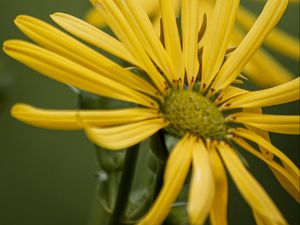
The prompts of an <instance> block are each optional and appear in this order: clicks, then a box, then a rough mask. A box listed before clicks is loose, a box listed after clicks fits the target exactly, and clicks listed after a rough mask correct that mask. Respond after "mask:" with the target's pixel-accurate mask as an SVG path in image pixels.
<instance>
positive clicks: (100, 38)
mask: <svg viewBox="0 0 300 225" xmlns="http://www.w3.org/2000/svg"><path fill="white" fill-rule="evenodd" d="M95 12H97V13H98V14H99V12H98V11H95ZM51 18H52V19H53V20H54V21H55V22H56V23H57V24H58V25H60V26H61V27H62V28H64V29H65V30H67V31H68V32H70V33H71V34H73V35H74V36H76V37H78V38H80V39H82V40H84V41H86V42H88V43H90V44H92V45H94V46H96V47H98V48H100V49H103V50H104V51H106V52H108V53H110V54H112V55H115V56H117V57H119V58H121V59H123V60H125V61H127V62H130V63H132V64H134V65H137V62H136V60H135V59H134V58H133V57H132V55H131V54H130V53H129V51H128V50H127V49H126V47H125V46H124V45H123V44H122V43H121V42H120V41H118V40H117V39H115V38H113V37H112V36H110V35H108V34H107V33H105V32H103V31H102V30H99V29H97V28H96V27H94V26H92V25H90V24H88V23H87V22H85V21H83V20H80V19H78V18H76V17H74V16H71V15H69V14H65V13H58V12H57V13H54V14H52V15H51Z"/></svg>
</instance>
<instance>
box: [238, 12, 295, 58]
mask: <svg viewBox="0 0 300 225" xmlns="http://www.w3.org/2000/svg"><path fill="white" fill-rule="evenodd" d="M236 19H237V22H238V23H239V24H240V25H242V26H243V27H244V28H245V29H247V30H249V29H250V28H251V26H252V25H253V23H254V22H255V17H254V15H253V14H252V13H251V12H250V11H248V10H247V9H246V8H244V7H240V8H239V11H238V14H237V17H236ZM264 44H265V45H267V46H269V47H271V48H272V49H273V50H275V51H277V52H279V53H281V54H284V55H286V56H288V57H290V58H293V59H295V60H299V57H300V55H299V48H300V46H299V41H298V40H297V39H296V38H295V37H293V36H291V35H289V34H288V33H287V32H285V31H283V30H281V29H279V28H276V29H274V30H273V31H272V32H271V33H270V35H269V36H268V37H267V38H266V39H265V41H264Z"/></svg>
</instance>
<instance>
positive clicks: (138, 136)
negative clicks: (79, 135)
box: [85, 119, 168, 150]
mask: <svg viewBox="0 0 300 225" xmlns="http://www.w3.org/2000/svg"><path fill="white" fill-rule="evenodd" d="M167 125H168V123H167V122H166V121H164V119H149V120H145V121H141V122H137V123H131V124H126V125H120V126H115V127H108V128H97V127H89V126H86V127H85V132H86V134H87V136H88V138H89V139H90V140H91V141H92V142H94V143H95V144H97V145H99V146H101V147H104V148H107V149H111V150H120V149H124V148H128V147H130V146H133V145H135V144H137V143H139V142H141V141H143V140H145V139H146V138H148V137H150V136H151V135H152V134H154V133H155V132H157V131H158V130H160V129H162V128H164V127H165V126H167Z"/></svg>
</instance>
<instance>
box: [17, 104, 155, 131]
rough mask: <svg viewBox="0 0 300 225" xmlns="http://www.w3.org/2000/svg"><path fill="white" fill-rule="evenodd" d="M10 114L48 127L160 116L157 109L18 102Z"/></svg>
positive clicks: (99, 124) (107, 123)
mask: <svg viewBox="0 0 300 225" xmlns="http://www.w3.org/2000/svg"><path fill="white" fill-rule="evenodd" d="M11 113H12V116H13V117H14V118H16V119H18V120H20V121H22V122H25V123H27V124H30V125H34V126H37V127H43V128H48V129H66V130H70V129H71V130H73V129H82V128H84V126H97V127H105V126H113V125H121V124H127V123H133V122H139V121H143V120H148V119H154V118H158V117H160V115H159V113H158V112H157V110H154V109H146V108H131V109H115V110H49V109H41V108H36V107H33V106H31V105H28V104H23V103H19V104H16V105H15V106H14V107H13V108H12V111H11Z"/></svg>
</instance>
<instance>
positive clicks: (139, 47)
mask: <svg viewBox="0 0 300 225" xmlns="http://www.w3.org/2000/svg"><path fill="white" fill-rule="evenodd" d="M91 2H92V3H93V5H94V7H95V8H96V9H97V10H99V11H100V12H101V13H102V15H103V17H104V18H105V21H106V23H107V24H108V25H109V27H110V28H111V29H112V30H113V31H114V33H115V34H116V35H117V36H118V38H119V39H120V40H121V41H122V42H123V43H124V44H125V45H126V48H127V49H128V50H129V52H130V53H131V54H132V56H133V57H134V58H135V59H136V61H137V62H138V65H139V66H140V67H141V68H142V69H143V70H145V71H146V72H147V74H148V75H149V77H150V78H151V79H152V81H153V83H154V84H155V85H156V87H157V88H158V89H159V90H160V92H161V93H164V92H165V87H166V84H165V79H164V78H163V76H161V74H160V73H159V72H158V70H157V69H156V67H155V65H154V64H153V62H152V61H151V59H150V58H149V56H148V55H147V52H146V49H145V47H144V46H143V44H142V42H141V41H142V40H140V39H139V38H138V37H137V35H136V33H137V31H136V30H133V27H132V26H131V25H130V23H129V21H128V19H127V18H126V17H125V16H124V15H123V14H122V12H121V11H120V9H119V8H118V6H117V5H116V4H115V2H114V1H111V0H91Z"/></svg>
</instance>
